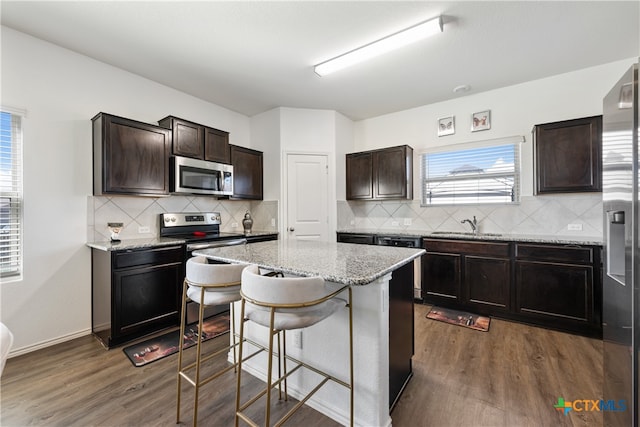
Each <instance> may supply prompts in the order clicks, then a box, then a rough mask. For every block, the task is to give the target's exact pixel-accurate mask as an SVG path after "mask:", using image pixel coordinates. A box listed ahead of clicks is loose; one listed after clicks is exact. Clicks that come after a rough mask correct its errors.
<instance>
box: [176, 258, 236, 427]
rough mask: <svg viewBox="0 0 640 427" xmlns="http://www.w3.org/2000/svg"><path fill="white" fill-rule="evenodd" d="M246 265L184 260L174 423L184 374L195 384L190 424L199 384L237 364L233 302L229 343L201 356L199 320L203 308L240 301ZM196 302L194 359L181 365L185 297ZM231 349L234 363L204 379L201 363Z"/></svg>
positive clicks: (200, 326)
mask: <svg viewBox="0 0 640 427" xmlns="http://www.w3.org/2000/svg"><path fill="white" fill-rule="evenodd" d="M245 267H246V265H242V264H208V263H207V259H206V258H205V257H193V258H190V259H189V260H187V266H186V277H185V279H184V284H183V290H182V319H181V321H180V347H179V350H178V398H177V412H176V423H179V422H180V397H181V391H182V379H183V378H184V379H185V380H186V381H187V382H188V383H189V384H191V385H192V386H194V387H195V391H194V398H193V399H194V408H193V425H194V426H196V425H197V422H198V393H199V391H200V387H201V386H203V385H204V384H206V383H208V382H210V381H212V380H214V379H215V378H217V377H219V376H220V375H222V374H224V373H225V372H228V371H230V370H231V369H235V367H236V366H237V355H236V346H237V341H236V334H235V331H234V325H235V312H234V309H233V304H231V339H232V344H231V345H229V346H228V347H225V348H223V349H221V350H218V351H216V352H215V353H213V354H210V355H208V356H206V357H205V358H202V333H201V331H202V323H203V317H204V309H205V307H206V306H211V305H224V304H230V303H232V302H234V301H240V298H241V297H240V278H241V276H242V270H243V269H244V268H245ZM188 299H190V300H191V301H193V302H195V303H197V304H198V305H199V315H198V341H197V345H196V361H195V362H194V363H191V364H189V365H187V366H183V361H182V357H183V352H184V349H183V346H184V331H185V326H186V325H185V323H186V305H187V300H188ZM229 350H233V362H234V363H233V365H230V366H227V367H226V368H224V369H222V370H220V371H218V372H216V373H214V374H211V375H210V376H209V377H207V378H205V379H201V378H200V364H201V363H202V362H204V361H206V360H209V359H211V358H212V357H215V356H218V355H220V354H223V353H227V352H228V351H229ZM194 367H195V376H194V377H191V376H189V374H187V372H188V371H189V370H191V369H193V368H194Z"/></svg>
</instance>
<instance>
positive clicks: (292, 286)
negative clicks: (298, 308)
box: [241, 265, 330, 304]
mask: <svg viewBox="0 0 640 427" xmlns="http://www.w3.org/2000/svg"><path fill="white" fill-rule="evenodd" d="M241 287H242V293H243V295H244V296H245V297H247V298H249V299H252V300H254V301H257V302H262V303H265V304H302V303H305V302H311V301H314V300H317V299H320V298H323V297H325V296H326V295H327V294H328V293H330V292H329V291H327V288H326V287H325V282H324V279H322V278H321V277H270V276H261V275H260V269H259V268H258V266H257V265H250V266H248V267H246V268H245V269H244V271H243V272H242V285H241Z"/></svg>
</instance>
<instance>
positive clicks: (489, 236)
mask: <svg viewBox="0 0 640 427" xmlns="http://www.w3.org/2000/svg"><path fill="white" fill-rule="evenodd" d="M337 232H338V233H347V234H373V235H380V236H383V235H384V236H410V237H428V238H432V237H433V238H440V239H466V240H491V241H501V242H529V243H552V244H558V245H590V246H602V244H603V239H602V236H580V235H575V236H557V235H542V234H540V235H538V234H517V233H514V234H507V233H500V234H493V233H480V234H478V235H473V234H471V233H467V232H456V231H451V232H444V231H437V232H434V231H427V230H384V229H376V230H373V229H365V228H358V229H343V230H338V231H337Z"/></svg>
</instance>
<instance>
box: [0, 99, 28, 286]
mask: <svg viewBox="0 0 640 427" xmlns="http://www.w3.org/2000/svg"><path fill="white" fill-rule="evenodd" d="M22 118H23V116H22V115H21V114H19V113H15V112H9V111H6V109H5V108H2V110H1V111H0V277H2V278H6V277H20V276H21V274H22V205H23V204H22Z"/></svg>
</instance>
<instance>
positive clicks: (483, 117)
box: [471, 110, 491, 132]
mask: <svg viewBox="0 0 640 427" xmlns="http://www.w3.org/2000/svg"><path fill="white" fill-rule="evenodd" d="M488 129H491V110H486V111H480V112H479V113H473V115H472V116H471V132H477V131H479V130H488Z"/></svg>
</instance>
